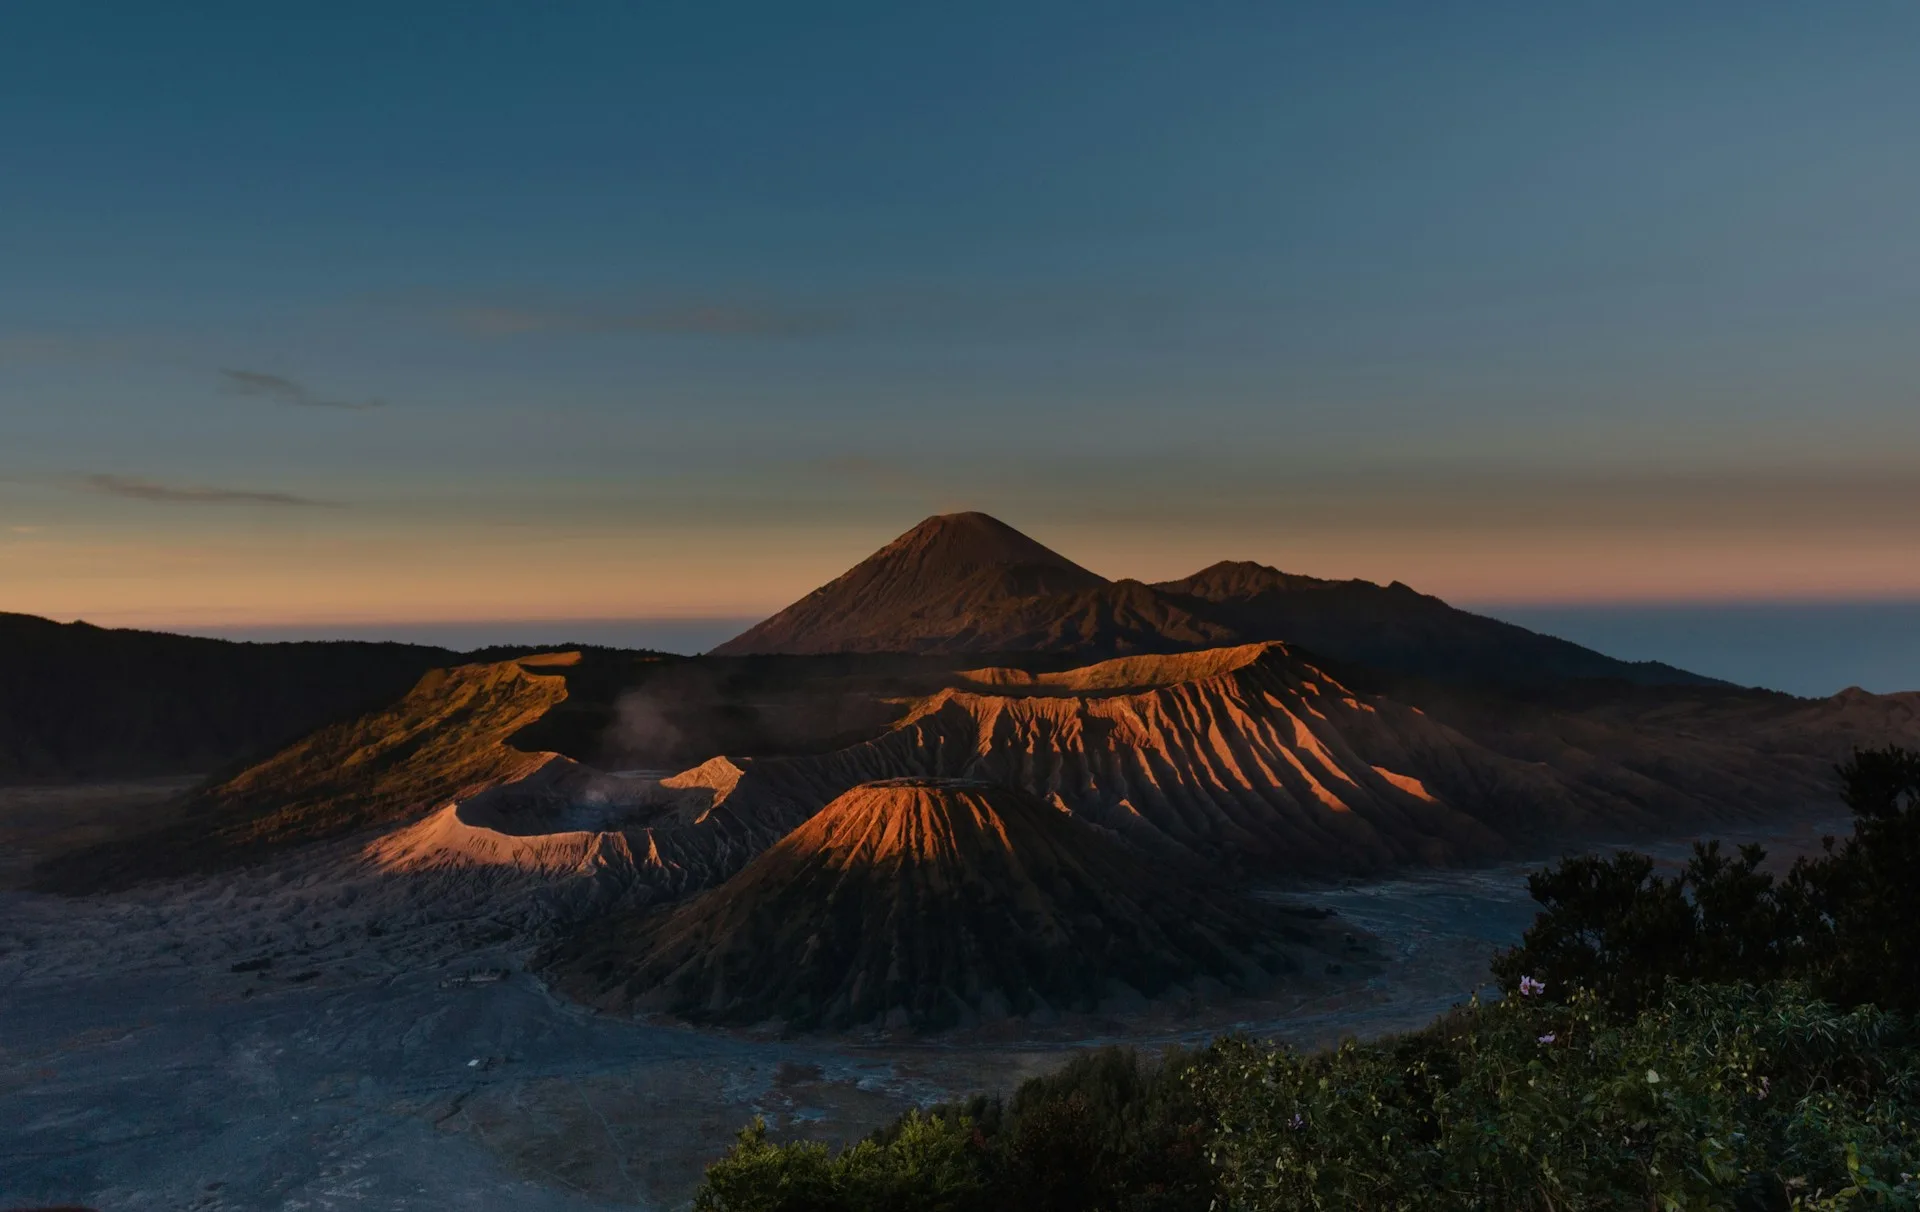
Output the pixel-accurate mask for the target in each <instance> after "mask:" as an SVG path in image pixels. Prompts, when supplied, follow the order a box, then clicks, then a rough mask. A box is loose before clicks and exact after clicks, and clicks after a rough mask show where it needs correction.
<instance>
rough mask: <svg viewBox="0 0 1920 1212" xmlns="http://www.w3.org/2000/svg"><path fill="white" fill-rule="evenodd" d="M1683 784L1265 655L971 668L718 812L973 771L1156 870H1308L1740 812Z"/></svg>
mask: <svg viewBox="0 0 1920 1212" xmlns="http://www.w3.org/2000/svg"><path fill="white" fill-rule="evenodd" d="M1562 756H1563V758H1564V757H1565V755H1562ZM1694 773H1695V775H1696V776H1697V784H1695V785H1688V786H1686V787H1681V786H1676V785H1675V784H1674V783H1672V782H1668V781H1663V780H1661V779H1659V778H1656V777H1648V776H1646V775H1642V774H1639V773H1637V772H1635V771H1634V770H1632V769H1631V768H1630V767H1628V766H1625V765H1621V764H1618V763H1613V762H1584V761H1578V760H1574V759H1572V758H1566V760H1565V764H1564V766H1563V767H1562V768H1558V769H1556V768H1554V767H1550V766H1546V765H1543V764H1539V763H1536V762H1531V761H1520V760H1515V759H1513V758H1511V757H1508V756H1505V755H1503V754H1500V753H1497V752H1494V751H1493V750H1490V749H1487V748H1486V747H1484V746H1482V745H1480V744H1478V743H1477V742H1476V741H1474V740H1473V739H1472V738H1471V737H1469V736H1467V735H1465V734H1463V733H1461V732H1459V731H1457V730H1455V729H1453V728H1450V727H1447V726H1446V725H1444V724H1441V723H1439V722H1438V721H1436V720H1434V719H1432V718H1431V717H1429V716H1427V715H1425V714H1423V713H1422V712H1420V711H1417V710H1415V709H1413V708H1410V707H1407V706H1404V705H1402V704H1399V703H1396V702H1394V701H1392V700H1390V699H1386V698H1383V697H1380V696H1365V697H1363V696H1359V695H1356V694H1355V693H1354V692H1352V691H1350V690H1348V689H1347V688H1346V687H1345V686H1343V685H1342V684H1341V683H1340V682H1339V681H1337V680H1336V679H1334V678H1333V677H1331V676H1330V675H1328V674H1327V673H1326V672H1325V671H1324V670H1321V669H1319V668H1317V667H1315V666H1313V665H1311V664H1308V663H1307V662H1305V661H1303V660H1301V659H1300V658H1299V657H1297V656H1296V655H1295V654H1293V653H1292V652H1290V651H1289V650H1288V649H1287V647H1286V646H1285V645H1282V644H1278V643H1269V644H1254V645H1244V646H1240V647H1236V648H1225V649H1209V650H1205V651H1200V652H1189V653H1179V654H1170V655H1155V656H1139V657H1128V658H1120V659H1116V660H1111V661H1105V662H1101V663H1098V664H1095V665H1091V666H1087V667H1084V668H1080V669H1073V670H1068V671H1065V672H1060V673H1040V674H1035V673H1029V672H1026V671H1022V670H1017V669H983V670H975V671H972V672H971V673H968V674H964V675H962V682H961V684H960V685H959V686H957V687H953V688H950V689H947V690H944V691H942V692H941V693H939V694H937V695H934V696H932V697H930V698H928V699H926V700H924V701H922V702H921V703H920V704H919V705H918V706H917V707H915V708H914V709H913V710H912V711H911V712H910V713H909V714H908V715H907V717H906V718H905V719H903V720H902V721H901V722H900V723H899V724H897V725H896V726H895V727H894V728H892V729H891V730H890V731H888V732H887V733H885V734H884V735H882V736H880V737H877V738H875V739H874V740H872V741H868V742H864V743H862V744H859V745H854V746H851V747H849V748H846V749H842V750H839V751H836V752H833V753H829V754H823V755H820V756H817V757H806V758H791V759H778V758H776V759H763V760H758V761H751V762H747V763H744V773H743V775H742V776H741V778H740V780H739V782H738V784H737V785H736V786H734V787H733V788H732V789H731V790H730V791H729V792H727V793H726V794H725V795H724V796H723V797H722V799H721V800H720V801H719V802H720V803H721V804H723V805H724V806H725V808H726V809H727V810H728V811H729V812H730V813H732V814H733V815H734V816H736V817H738V818H741V819H747V820H765V821H777V822H782V823H797V822H798V821H800V820H804V819H805V818H806V816H807V815H808V814H809V813H811V812H812V811H814V810H815V809H817V808H818V807H819V806H820V805H821V804H824V803H826V802H827V801H828V800H830V799H832V798H833V797H834V796H836V795H838V794H840V793H841V792H843V791H845V790H847V789H848V788H850V787H853V786H855V785H858V784H860V783H863V782H868V781H872V780H876V779H885V778H898V777H908V776H926V777H958V778H977V779H984V780H988V781H991V782H995V783H1000V784H1005V785H1009V786H1016V787H1020V788H1023V789H1025V790H1027V791H1029V792H1031V793H1033V794H1035V795H1037V796H1040V797H1042V798H1043V799H1045V800H1047V801H1049V802H1052V803H1054V804H1055V805H1057V806H1059V807H1062V808H1065V809H1069V810H1071V811H1072V812H1073V813H1074V815H1076V816H1078V817H1081V818H1082V819H1084V820H1087V821H1089V822H1091V823H1094V824H1097V825H1100V826H1102V827H1104V828H1105V829H1107V830H1109V831H1111V832H1112V833H1114V834H1116V835H1117V836H1120V837H1123V838H1126V839H1127V840H1129V841H1130V842H1132V843H1134V844H1135V845H1137V846H1138V847H1140V848H1142V849H1144V850H1146V851H1148V852H1152V853H1158V854H1162V855H1164V856H1167V857H1169V858H1174V859H1180V860H1190V861H1197V862H1204V863H1206V864H1208V865H1210V866H1212V867H1213V868H1214V869H1216V870H1217V869H1225V870H1229V871H1237V872H1242V873H1257V872H1268V873H1271V872H1311V871H1324V870H1329V869H1338V870H1370V869H1384V868H1389V867H1394V866H1399V865H1406V864H1414V865H1425V864H1450V863H1460V862H1470V861H1475V860H1482V859H1486V858H1490V857H1493V856H1495V855H1499V854H1502V853H1506V852H1509V851H1510V850H1512V849H1513V848H1514V847H1515V846H1516V845H1518V844H1520V843H1522V842H1524V841H1528V840H1532V839H1537V838H1542V837H1547V836H1553V835H1559V834H1566V833H1575V832H1591V831H1594V830H1620V831H1627V832H1632V831H1636V830H1646V829H1648V828H1651V827H1652V826H1653V825H1655V824H1656V823H1658V822H1660V821H1662V820H1664V819H1668V818H1670V817H1672V816H1674V815H1684V816H1693V817H1710V816H1712V815H1715V814H1717V813H1723V812H1724V813H1728V814H1738V813H1740V812H1743V811H1748V810H1750V809H1751V807H1752V806H1751V805H1748V804H1747V803H1745V802H1744V801H1743V800H1741V799H1740V798H1738V794H1737V791H1738V789H1736V791H1735V792H1734V793H1733V794H1730V795H1726V796H1723V795H1722V794H1721V793H1720V792H1718V791H1717V790H1716V789H1715V787H1714V785H1713V784H1714V780H1713V779H1712V778H1711V777H1707V776H1706V774H1704V773H1702V772H1700V771H1695V772H1694Z"/></svg>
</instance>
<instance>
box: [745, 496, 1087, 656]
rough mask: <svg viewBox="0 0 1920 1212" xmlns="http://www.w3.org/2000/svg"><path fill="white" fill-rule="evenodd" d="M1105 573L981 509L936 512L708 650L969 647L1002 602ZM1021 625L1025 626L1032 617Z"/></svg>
mask: <svg viewBox="0 0 1920 1212" xmlns="http://www.w3.org/2000/svg"><path fill="white" fill-rule="evenodd" d="M1106 583H1107V582H1106V579H1105V578H1104V577H1101V576H1099V575H1097V574H1095V573H1092V572H1088V571H1087V570H1086V569H1084V568H1082V567H1080V566H1079V565H1078V564H1075V563H1074V562H1073V561H1071V560H1069V559H1067V558H1066V557H1065V556H1063V555H1060V554H1059V553H1057V552H1054V551H1050V550H1048V549H1047V548H1045V547H1043V546H1041V545H1040V544H1038V543H1036V542H1034V541H1033V540H1032V539H1030V538H1028V537H1027V536H1026V535H1023V534H1021V533H1020V532H1019V531H1017V530H1015V529H1013V527H1011V526H1008V525H1007V524H1006V523H1004V522H1001V521H998V520H996V519H994V518H990V517H988V516H987V515H986V514H984V513H954V514H944V515H941V516H939V517H932V518H928V519H927V520H926V521H924V522H922V523H920V524H919V525H918V526H915V527H914V528H913V529H912V530H909V531H908V532H907V533H905V534H903V535H901V536H900V537H899V538H897V539H895V540H894V541H893V542H891V543H889V544H887V545H886V546H885V547H883V548H881V549H880V550H879V551H877V552H875V553H874V554H873V555H871V556H869V557H867V558H866V559H864V560H862V561H861V562H860V563H858V564H856V565H854V566H853V567H852V568H851V569H849V570H848V571H847V572H846V573H844V574H842V575H841V576H839V577H837V578H836V579H834V580H833V581H830V582H829V583H827V584H826V585H823V586H821V587H820V588H819V589H816V590H814V591H813V592H812V593H810V594H808V595H807V596H806V597H804V598H802V599H800V600H799V601H798V602H795V603H794V604H793V605H791V606H789V607H787V608H786V609H785V610H783V611H781V612H780V613H779V614H776V615H774V616H773V617H772V618H770V619H768V620H766V621H765V622H763V623H761V624H759V625H758V626H756V627H754V628H752V629H751V630H749V631H747V632H745V633H743V634H741V635H739V636H736V637H735V638H733V639H731V640H729V641H727V642H726V643H725V644H722V645H721V646H720V647H718V648H716V649H714V651H715V652H717V653H720V654H723V655H739V654H743V653H753V652H790V653H814V652H933V651H968V650H978V649H970V647H969V646H970V645H971V644H973V643H974V642H975V641H976V640H979V639H984V640H985V641H986V642H988V643H994V642H997V640H995V638H994V633H997V631H998V630H999V629H1000V627H1001V624H999V623H998V622H997V616H998V615H999V613H1000V612H1001V611H1002V610H1004V609H1005V607H1006V606H1007V605H1008V604H1009V603H1013V602H1020V601H1026V600H1032V599H1045V598H1050V597H1054V596H1056V595H1073V594H1076V593H1083V592H1086V591H1089V590H1097V589H1099V588H1100V587H1102V586H1104V585H1105V584H1106ZM983 623H984V624H986V625H987V628H986V632H985V633H983V632H982V624H983ZM1024 626H1025V629H1027V630H1031V629H1032V627H1033V626H1034V624H1033V623H1032V622H1031V621H1028V622H1027V623H1026V624H1025V625H1024Z"/></svg>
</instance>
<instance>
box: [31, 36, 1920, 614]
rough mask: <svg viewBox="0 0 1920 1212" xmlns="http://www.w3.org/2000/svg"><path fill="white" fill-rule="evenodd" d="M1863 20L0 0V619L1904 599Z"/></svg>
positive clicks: (1909, 576)
mask: <svg viewBox="0 0 1920 1212" xmlns="http://www.w3.org/2000/svg"><path fill="white" fill-rule="evenodd" d="M1917 45H1920V9H1916V8H1915V7H1914V6H1912V5H1910V4H1894V3H1886V4H1868V3H1861V4H1847V3H1843V4H1835V5H1827V6H1817V7H1816V6H1803V5H1767V4H1758V5H1755V4H1743V5H1720V4H1699V5H1686V6H1673V5H1654V4H1613V5H1605V6H1601V5H1592V6H1565V5H1537V4H1535V5H1521V4H1513V5H1505V4H1472V5H1468V4H1443V3H1440V4H1435V3H1423V4H1386V3H1383V4H1376V5H1341V6H1328V5H1313V6H1308V5H1246V4H1205V3H1198V4H1183V5H1154V6H1147V5H1127V4H1102V5H1058V4H1045V3H1040V4H1035V3H1028V4H1021V5H993V4H976V5H942V6H934V5H918V6H904V5H877V4H876V5H825V4H823V5H810V6H795V5H745V4H740V5H726V4H700V5H692V4H689V5H664V4H660V5H643V4H625V5H609V4H571V5H565V6H512V5H504V4H462V5H432V4H423V3H414V4H407V5H355V4H331V5H326V6H320V5H312V6H294V5H271V6H262V5H241V4H233V5H212V4H191V3H188V4H179V5H169V6H159V5H148V4H140V5H134V4H126V5H115V4H105V3H101V4H74V3H63V4H41V3H21V4H14V5H9V6H7V7H6V8H5V9H4V10H0V267H3V268H0V607H4V608H11V609H20V610H31V611H36V612H40V613H47V614H52V615H56V616H59V617H74V616H80V615H83V616H85V617H89V618H95V619H98V620H101V621H108V622H138V623H145V624H147V625H183V626H184V625H194V626H199V627H218V626H242V625H268V624H276V625H277V624H281V623H300V624H302V625H306V624H326V623H329V622H338V623H342V624H345V623H354V624H356V625H358V624H375V625H378V624H380V623H381V622H384V621H395V622H397V621H420V620H430V619H462V620H487V619H508V618H589V617H592V618H606V617H615V616H622V615H650V616H658V615H735V614H739V615H750V614H753V613H756V612H759V611H763V610H766V609H770V608H773V607H775V606H778V605H780V604H782V603H783V602H785V601H787V600H790V599H791V598H793V597H795V596H797V595H798V594H800V593H802V592H804V591H805V590H806V589H808V588H811V587H812V586H813V585H815V584H818V583H819V582H820V581H822V580H824V579H826V578H827V577H828V576H831V575H833V574H834V573H835V572H837V571H839V569H841V568H842V567H844V566H845V565H846V564H848V563H850V562H852V560H854V559H857V558H858V557H859V556H861V555H864V554H865V553H866V552H867V551H869V550H871V549H872V548H873V547H875V546H877V545H878V544H879V543H880V542H883V541H884V540H885V539H887V538H889V537H891V536H892V535H893V534H895V533H897V532H898V531H900V530H902V529H905V528H906V527H907V526H909V525H911V524H912V523H913V522H914V521H916V520H918V519H919V518H920V517H921V516H923V515H925V514H927V513H930V512H935V511H939V510H944V509H954V508H979V509H986V510H988V511H990V512H994V513H996V514H998V515H1000V516H1002V517H1004V518H1006V519H1007V520H1008V521H1010V522H1012V523H1013V524H1015V525H1017V526H1020V527H1022V528H1023V529H1026V530H1028V531H1029V532H1030V533H1033V534H1034V535H1035V536H1036V537H1038V538H1040V539H1042V540H1043V541H1046V542H1048V543H1051V544H1053V545H1054V546H1057V547H1060V548H1061V549H1063V550H1065V551H1067V552H1068V553H1069V554H1071V555H1073V556H1074V557H1075V558H1077V559H1080V560H1082V562H1084V563H1087V564H1088V565H1089V566H1091V567H1094V568H1096V569H1098V570H1099V571H1102V572H1105V573H1108V574H1109V575H1129V574H1131V575H1138V576H1143V577H1149V578H1151V577H1158V576H1174V575H1179V574H1182V573H1185V572H1188V571H1191V570H1192V569H1193V568H1195V567H1198V566H1199V565H1201V564H1204V563H1207V562H1209V561H1211V560H1213V559H1217V558H1222V557H1227V556H1235V557H1244V558H1254V559H1260V560H1263V561H1266V562H1270V563H1275V564H1278V565H1281V566H1283V567H1287V568H1289V569H1292V570H1296V571H1302V572H1309V573H1317V574H1320V575H1331V576H1347V575H1359V576H1368V577H1372V578H1374V579H1379V580H1388V579H1394V578H1398V579H1402V580H1406V581H1409V582H1411V583H1413V584H1415V585H1417V586H1419V587H1421V588H1424V589H1428V590H1431V591H1434V592H1439V593H1442V594H1444V595H1446V596H1449V597H1452V598H1455V599H1458V600H1463V601H1468V602H1476V601H1478V602H1494V601H1500V602H1515V601H1575V602H1586V601H1603V602H1604V601H1616V600H1632V601H1640V600H1657V601H1667V600H1676V599H1716V600H1717V599H1736V600H1758V599H1796V600H1798V599H1807V598H1864V597H1902V596H1920V474H1916V473H1920V353H1916V349H1920V342H1916V341H1915V340H1914V333H1915V332H1916V330H1920V224H1916V223H1915V222H1914V221H1913V218H1912V217H1913V215H1914V214H1916V213H1920V71H1915V70H1914V47H1915V46H1917Z"/></svg>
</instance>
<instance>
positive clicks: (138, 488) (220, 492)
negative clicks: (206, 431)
mask: <svg viewBox="0 0 1920 1212" xmlns="http://www.w3.org/2000/svg"><path fill="white" fill-rule="evenodd" d="M85 483H86V486H87V488H88V489H90V490H91V491H93V492H97V493H100V494H102V495H104V496H110V497H124V498H126V499H127V500H130V501H156V502H159V503H162V504H166V505H275V506H291V507H294V508H300V509H326V508H332V507H335V506H337V505H338V504H339V502H337V501H322V500H319V499H318V498H315V497H303V496H299V495H297V494H295V493H291V492H273V491H270V490H266V489H253V488H214V487H210V486H208V485H204V484H162V483H159V482H158V481H155V480H143V479H141V478H139V477H138V476H121V475H111V474H108V473H104V472H102V473H96V474H94V475H90V476H87V477H86V479H85Z"/></svg>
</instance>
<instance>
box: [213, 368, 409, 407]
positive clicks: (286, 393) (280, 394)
mask: <svg viewBox="0 0 1920 1212" xmlns="http://www.w3.org/2000/svg"><path fill="white" fill-rule="evenodd" d="M220 381H221V384H222V385H223V386H224V387H225V388H226V389H227V390H228V391H230V392H232V393H233V394H234V395H237V396H258V397H261V398H263V399H269V400H278V401H279V402H280V403H282V404H292V405H295V406H297V407H300V408H337V409H343V410H346V411H350V412H364V411H366V410H367V409H370V408H385V407H386V406H387V402H386V401H385V400H329V399H326V398H324V397H322V396H318V395H315V394H314V393H313V392H311V391H309V390H308V389H307V388H306V387H305V386H304V385H302V384H299V383H296V382H294V381H293V380H292V379H289V378H286V377H284V376H282V375H270V374H266V373H263V372H261V371H257V370H229V369H227V368H225V367H222V368H221V370H220Z"/></svg>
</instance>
